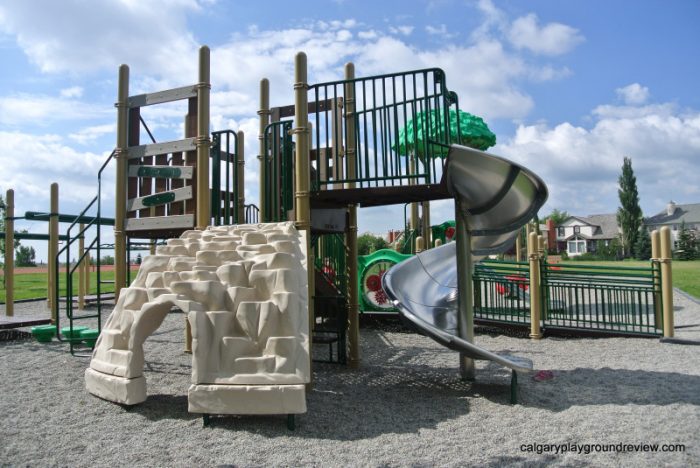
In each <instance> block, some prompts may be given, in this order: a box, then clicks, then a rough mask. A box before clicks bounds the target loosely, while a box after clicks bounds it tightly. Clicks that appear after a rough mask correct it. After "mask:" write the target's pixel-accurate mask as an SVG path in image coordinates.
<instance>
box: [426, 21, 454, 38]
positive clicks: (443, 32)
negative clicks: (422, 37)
mask: <svg viewBox="0 0 700 468" xmlns="http://www.w3.org/2000/svg"><path fill="white" fill-rule="evenodd" d="M425 32H427V33H428V34H430V35H431V36H438V37H440V38H442V39H452V38H454V37H457V34H456V33H451V32H449V31H448V29H447V26H446V25H445V24H444V23H443V24H440V25H439V26H431V25H427V26H426V27H425Z"/></svg>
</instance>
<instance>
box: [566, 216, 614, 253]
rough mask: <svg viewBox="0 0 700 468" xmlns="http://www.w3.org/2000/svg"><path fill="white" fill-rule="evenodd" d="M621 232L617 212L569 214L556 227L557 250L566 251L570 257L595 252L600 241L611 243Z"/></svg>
mask: <svg viewBox="0 0 700 468" xmlns="http://www.w3.org/2000/svg"><path fill="white" fill-rule="evenodd" d="M620 232H621V231H620V228H619V227H618V225H617V215H615V214H599V215H591V216H585V217H584V216H569V217H568V218H567V219H566V220H565V221H564V222H563V223H561V224H560V225H559V226H557V228H556V242H557V250H559V251H566V253H567V254H568V255H569V256H570V257H575V256H577V255H581V254H584V253H586V252H592V253H595V252H596V249H597V246H598V242H601V241H602V242H603V243H604V245H606V246H607V245H610V242H612V240H613V239H615V238H619V237H620Z"/></svg>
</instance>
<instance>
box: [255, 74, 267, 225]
mask: <svg viewBox="0 0 700 468" xmlns="http://www.w3.org/2000/svg"><path fill="white" fill-rule="evenodd" d="M258 115H259V116H260V130H259V132H260V133H258V140H259V142H260V152H259V153H258V160H260V188H259V190H260V195H259V200H260V220H259V221H260V222H261V223H266V222H268V221H269V219H268V215H267V209H266V208H265V202H266V196H265V189H266V187H265V185H266V184H265V180H266V179H267V154H265V128H266V127H267V125H268V124H269V123H270V82H269V81H268V79H267V78H263V79H262V80H260V110H259V111H258Z"/></svg>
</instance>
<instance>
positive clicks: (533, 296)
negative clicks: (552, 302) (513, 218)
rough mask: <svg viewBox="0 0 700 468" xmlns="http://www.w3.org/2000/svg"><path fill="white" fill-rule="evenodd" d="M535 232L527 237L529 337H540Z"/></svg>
mask: <svg viewBox="0 0 700 468" xmlns="http://www.w3.org/2000/svg"><path fill="white" fill-rule="evenodd" d="M538 247H539V245H538V239H537V233H536V232H530V233H529V234H528V238H527V256H528V259H529V261H530V338H532V339H533V340H539V339H540V338H542V331H541V329H540V317H541V306H540V261H539V260H540V259H539V255H538V253H537V251H538Z"/></svg>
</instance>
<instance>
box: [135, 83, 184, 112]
mask: <svg viewBox="0 0 700 468" xmlns="http://www.w3.org/2000/svg"><path fill="white" fill-rule="evenodd" d="M195 96H197V87H196V85H189V86H183V87H181V88H173V89H167V90H165V91H157V92H155V93H148V94H137V95H136V96H130V97H129V98H128V100H127V104H128V106H129V107H143V106H152V105H153V104H161V103H163V102H172V101H179V100H181V99H189V98H191V97H195Z"/></svg>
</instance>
